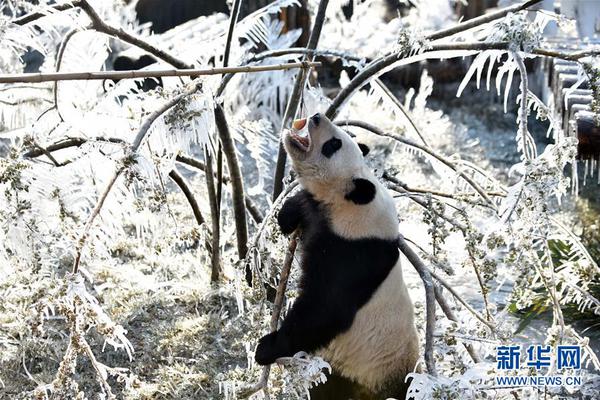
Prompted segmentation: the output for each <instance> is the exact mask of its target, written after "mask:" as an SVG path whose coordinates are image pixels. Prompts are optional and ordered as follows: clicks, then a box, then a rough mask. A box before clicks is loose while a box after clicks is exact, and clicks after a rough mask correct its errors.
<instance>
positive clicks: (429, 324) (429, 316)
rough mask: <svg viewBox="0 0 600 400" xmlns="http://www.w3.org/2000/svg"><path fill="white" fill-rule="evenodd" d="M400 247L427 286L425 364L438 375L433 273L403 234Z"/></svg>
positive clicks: (399, 239) (399, 242)
mask: <svg viewBox="0 0 600 400" xmlns="http://www.w3.org/2000/svg"><path fill="white" fill-rule="evenodd" d="M398 248H400V251H402V253H403V254H404V256H405V257H406V258H407V259H408V261H409V262H410V263H411V264H412V265H413V267H415V269H416V270H417V272H418V273H419V276H420V277H421V280H422V281H423V286H424V288H425V309H426V323H425V365H426V366H427V372H428V373H429V374H430V375H432V376H437V371H436V370H435V356H434V354H433V333H434V330H435V292H434V286H433V280H432V279H431V273H430V272H429V270H428V269H427V267H426V266H425V264H423V261H421V258H420V257H419V256H418V255H417V253H415V252H414V250H413V249H411V248H410V246H409V245H408V243H407V242H406V240H404V237H403V236H402V235H399V236H398Z"/></svg>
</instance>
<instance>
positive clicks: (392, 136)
mask: <svg viewBox="0 0 600 400" xmlns="http://www.w3.org/2000/svg"><path fill="white" fill-rule="evenodd" d="M335 123H336V124H337V125H340V126H345V125H349V126H356V127H359V128H362V129H365V130H367V131H370V132H372V133H374V134H376V135H378V136H384V137H389V138H390V139H394V140H395V141H397V142H400V143H403V144H405V145H407V146H411V147H414V148H416V149H419V150H421V151H422V152H424V153H427V154H429V155H430V156H432V157H433V158H435V159H437V160H438V161H441V162H442V163H443V164H444V165H446V166H447V167H449V168H450V169H452V170H454V171H455V172H456V173H457V174H458V175H459V176H460V177H461V178H463V179H464V180H465V182H467V183H468V184H469V185H470V186H471V187H472V188H473V189H474V190H475V191H476V192H477V193H479V195H480V196H481V197H482V198H483V199H484V200H485V201H486V203H488V204H489V205H490V206H491V207H493V208H494V209H495V205H494V203H493V202H492V200H491V199H490V198H489V196H488V195H487V192H486V191H485V190H483V188H481V186H479V184H478V183H477V182H475V181H474V180H473V179H472V178H471V177H470V176H468V175H467V174H465V173H464V172H463V171H461V170H460V169H459V168H458V167H457V166H456V165H454V163H453V162H452V161H450V160H449V159H447V158H446V157H444V156H442V155H441V154H439V153H437V152H435V151H434V150H433V149H431V148H430V147H428V146H423V145H420V144H418V143H416V142H413V141H412V140H410V139H406V138H403V137H401V136H398V135H395V134H393V133H387V132H384V131H382V130H381V129H379V128H377V127H376V126H374V125H371V124H369V123H367V122H363V121H356V120H344V121H336V122H335Z"/></svg>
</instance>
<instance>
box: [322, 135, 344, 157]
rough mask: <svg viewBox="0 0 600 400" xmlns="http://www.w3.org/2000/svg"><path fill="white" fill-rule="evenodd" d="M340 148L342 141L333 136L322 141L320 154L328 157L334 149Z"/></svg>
mask: <svg viewBox="0 0 600 400" xmlns="http://www.w3.org/2000/svg"><path fill="white" fill-rule="evenodd" d="M341 148H342V141H341V140H340V139H338V138H336V137H333V138H331V139H329V140H328V141H326V142H325V143H323V147H321V154H323V155H324V156H325V157H327V158H330V157H331V156H332V155H333V154H334V153H335V152H336V151H338V150H339V149H341Z"/></svg>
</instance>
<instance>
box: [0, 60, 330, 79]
mask: <svg viewBox="0 0 600 400" xmlns="http://www.w3.org/2000/svg"><path fill="white" fill-rule="evenodd" d="M320 65H321V63H319V62H297V63H287V64H277V65H258V66H242V67H227V68H201V69H163V70H141V71H140V70H129V71H93V72H91V71H88V72H50V73H44V72H35V73H27V74H4V75H0V83H16V82H26V83H39V82H54V81H73V80H98V79H100V80H102V79H115V80H116V79H139V78H160V77H164V76H190V77H196V76H204V75H220V74H225V73H230V74H238V73H254V72H265V71H276V70H282V69H294V68H302V69H303V70H305V69H308V68H314V67H319V66H320Z"/></svg>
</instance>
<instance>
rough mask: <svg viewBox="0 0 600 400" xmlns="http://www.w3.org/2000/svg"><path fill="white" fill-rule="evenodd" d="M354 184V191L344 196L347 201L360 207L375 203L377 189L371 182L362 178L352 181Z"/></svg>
mask: <svg viewBox="0 0 600 400" xmlns="http://www.w3.org/2000/svg"><path fill="white" fill-rule="evenodd" d="M352 183H353V184H354V189H352V190H351V191H350V192H348V193H346V196H344V198H345V199H346V200H349V201H352V202H353V203H355V204H360V205H364V204H369V203H370V202H371V201H373V199H374V198H375V193H376V192H377V189H376V188H375V185H373V183H372V182H371V181H369V180H367V179H362V178H354V179H352Z"/></svg>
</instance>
